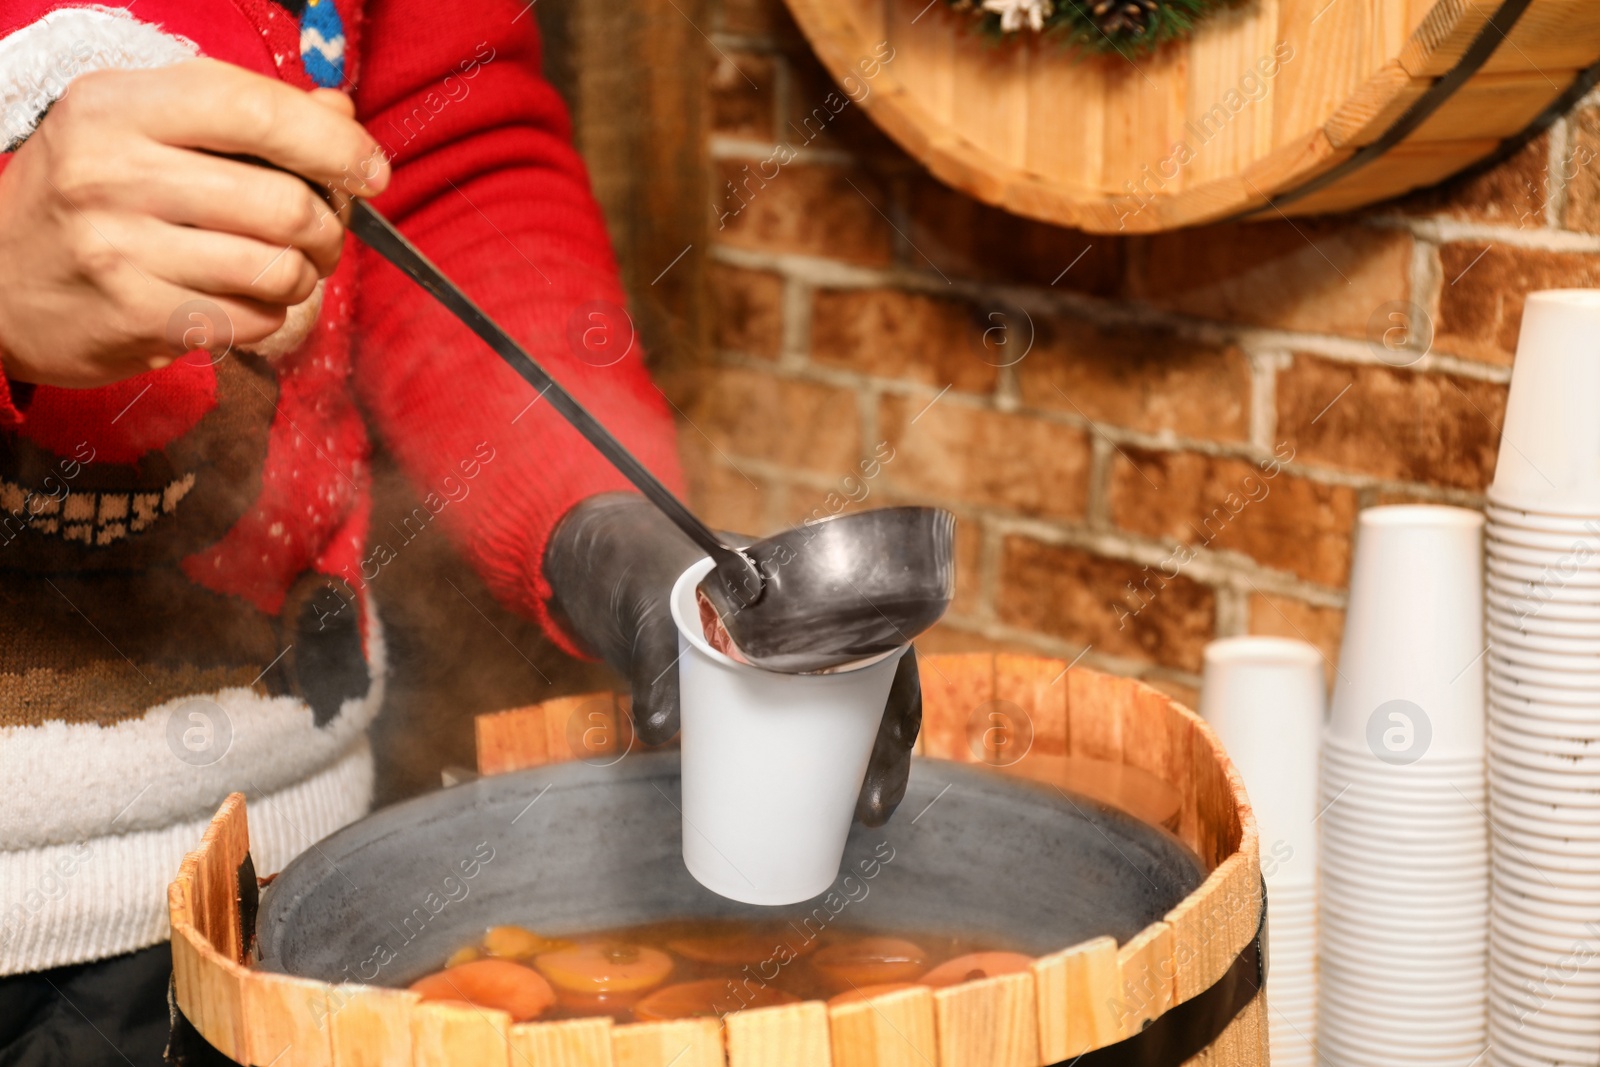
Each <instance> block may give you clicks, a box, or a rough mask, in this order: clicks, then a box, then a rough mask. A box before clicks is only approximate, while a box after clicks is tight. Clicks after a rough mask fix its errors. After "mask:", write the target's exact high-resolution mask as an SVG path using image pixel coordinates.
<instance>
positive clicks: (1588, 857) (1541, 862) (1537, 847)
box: [1490, 829, 1600, 885]
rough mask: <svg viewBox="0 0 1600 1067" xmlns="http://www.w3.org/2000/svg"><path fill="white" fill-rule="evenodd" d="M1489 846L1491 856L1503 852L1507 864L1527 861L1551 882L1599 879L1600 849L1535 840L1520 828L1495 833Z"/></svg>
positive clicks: (1530, 867)
mask: <svg viewBox="0 0 1600 1067" xmlns="http://www.w3.org/2000/svg"><path fill="white" fill-rule="evenodd" d="M1490 849H1491V858H1492V856H1493V855H1496V854H1498V855H1502V856H1504V857H1505V862H1506V863H1520V864H1524V865H1526V866H1527V867H1528V868H1529V870H1530V872H1532V871H1538V872H1539V873H1540V874H1544V875H1547V876H1549V878H1550V879H1551V880H1552V881H1556V882H1560V881H1562V880H1566V881H1570V882H1573V883H1574V884H1580V885H1581V884H1588V883H1590V882H1600V848H1594V849H1592V850H1590V851H1587V852H1585V851H1581V850H1579V849H1576V848H1573V847H1572V846H1571V845H1570V844H1569V843H1568V842H1565V841H1559V840H1557V841H1550V840H1543V841H1536V840H1534V839H1532V838H1530V837H1529V835H1527V834H1525V833H1522V832H1521V831H1517V830H1514V829H1503V830H1497V832H1496V833H1495V834H1494V837H1493V838H1492V843H1491V845H1490ZM1534 877H1538V875H1537V874H1536V875H1534Z"/></svg>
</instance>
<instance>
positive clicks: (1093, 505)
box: [663, 0, 1600, 697]
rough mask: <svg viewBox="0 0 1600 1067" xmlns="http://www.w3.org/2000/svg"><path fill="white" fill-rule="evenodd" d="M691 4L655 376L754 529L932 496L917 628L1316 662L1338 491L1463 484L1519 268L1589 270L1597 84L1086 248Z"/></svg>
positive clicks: (1031, 646)
mask: <svg viewBox="0 0 1600 1067" xmlns="http://www.w3.org/2000/svg"><path fill="white" fill-rule="evenodd" d="M705 18H706V20H707V21H706V24H705V25H704V28H705V30H706V35H707V39H708V47H709V48H710V49H711V50H712V52H711V56H710V59H711V67H710V69H711V75H710V78H709V82H710V84H709V85H708V86H707V93H708V103H707V106H706V108H705V115H706V116H707V119H706V121H707V123H708V124H709V126H710V129H708V130H707V132H706V138H707V150H708V153H709V156H710V159H711V163H712V173H713V175H714V179H713V182H714V185H715V187H714V188H712V189H710V190H708V197H709V201H710V205H709V210H710V211H711V230H710V246H709V249H708V250H702V251H704V252H705V253H706V255H707V257H708V261H707V262H706V263H705V270H706V277H707V287H708V290H709V294H710V297H709V298H710V300H711V301H712V303H713V306H714V314H713V315H712V316H711V319H712V322H713V323H714V337H713V339H712V342H711V345H710V348H711V351H709V352H707V353H702V354H700V355H699V356H697V358H695V359H692V360H689V361H687V362H684V361H673V365H672V366H671V367H670V368H669V369H667V370H665V371H664V372H663V385H664V388H666V390H667V392H668V393H669V395H671V396H672V397H673V399H674V402H675V403H676V404H677V406H678V407H679V409H680V411H681V413H682V414H683V416H684V419H683V426H682V428H681V429H682V435H681V440H682V450H683V453H684V457H685V461H686V463H687V465H688V466H689V468H690V470H691V472H692V483H693V485H692V494H693V496H694V499H695V503H696V505H697V506H698V507H699V508H700V509H701V510H702V512H703V513H704V514H705V515H706V516H707V517H708V518H710V519H711V520H712V521H714V522H716V523H719V524H722V525H725V526H728V527H734V528H741V529H745V530H752V531H766V530H770V529H772V528H775V527H777V526H780V525H782V524H787V523H792V522H794V521H797V520H799V519H801V518H803V517H805V516H807V515H811V514H827V513H829V512H831V511H834V510H838V509H840V508H845V507H857V506H876V505H882V504H889V503H896V502H910V501H917V502H932V503H937V504H940V505H943V506H946V507H949V508H950V509H952V510H953V511H955V513H956V514H957V515H958V516H959V518H960V523H959V553H960V554H959V566H960V586H959V590H958V595H957V599H956V602H955V605H954V607H953V608H952V610H951V612H950V614H949V616H948V618H947V620H946V621H945V622H944V623H943V624H942V625H941V627H940V628H939V630H938V631H936V632H935V633H934V634H933V635H930V637H929V638H928V642H927V643H928V644H929V645H930V646H931V647H934V648H937V649H941V650H943V649H964V648H1007V649H1022V650H1032V651H1038V652H1043V653H1048V654H1051V655H1056V656H1060V657H1063V658H1065V659H1068V660H1075V659H1078V658H1079V657H1082V660H1081V662H1083V663H1085V664H1089V665H1093V666H1096V667H1100V668H1102V669H1109V670H1113V671H1116V672H1121V673H1128V674H1135V675H1138V676H1140V677H1143V678H1145V679H1147V680H1149V681H1152V682H1154V683H1155V684H1158V685H1160V686H1162V687H1163V688H1166V689H1168V690H1169V691H1172V692H1175V693H1178V694H1180V695H1182V696H1185V697H1190V696H1192V694H1193V689H1194V687H1195V686H1196V685H1197V683H1198V677H1197V672H1198V670H1199V667H1200V655H1201V649H1202V647H1203V646H1204V644H1205V643H1206V642H1207V641H1209V640H1211V639H1212V638H1214V637H1221V636H1226V635H1231V634H1243V633H1258V634H1281V635H1288V636H1294V637H1300V638H1304V639H1305V640H1308V641H1310V642H1311V643H1313V644H1315V645H1317V646H1319V647H1321V648H1322V649H1323V650H1324V651H1325V652H1326V653H1327V654H1328V655H1329V656H1330V657H1332V656H1333V655H1334V654H1336V652H1337V646H1338V639H1339V633H1340V628H1341V625H1342V620H1343V605H1344V602H1345V584H1346V580H1347V575H1348V572H1349V566H1350V554H1351V535H1352V531H1353V528H1354V523H1355V518H1356V514H1357V512H1358V511H1359V510H1360V509H1361V508H1363V507H1366V506H1369V505H1373V504H1379V503H1392V502H1401V501H1430V502H1440V503H1449V504H1460V505H1465V506H1469V507H1472V506H1477V505H1478V504H1479V503H1480V502H1481V499H1482V498H1481V494H1482V491H1483V489H1484V487H1485V485H1486V484H1487V482H1488V480H1489V479H1490V477H1491V476H1492V473H1493V468H1494V459H1495V452H1496V447H1497V441H1498V436H1499V431H1498V427H1499V421H1500V418H1501V413H1502V411H1503V409H1504V406H1505V393H1506V382H1507V380H1508V376H1509V371H1510V363H1511V358H1512V351H1513V349H1514V347H1515V341H1516V332H1517V327H1518V318H1519V311H1520V307H1521V302H1522V297H1523V294H1525V293H1526V292H1528V291H1530V290H1533V289H1537V288H1547V287H1552V286H1588V285H1596V284H1600V164H1590V163H1589V161H1590V160H1592V159H1593V158H1594V157H1595V155H1596V154H1597V153H1600V103H1597V102H1596V101H1595V100H1593V99H1591V100H1590V101H1588V102H1586V106H1585V107H1582V108H1580V109H1579V110H1578V111H1577V112H1576V113H1575V114H1574V115H1572V116H1571V117H1569V118H1568V119H1567V120H1565V121H1563V122H1561V123H1560V124H1558V125H1557V126H1556V127H1555V128H1554V129H1553V130H1551V131H1550V133H1548V134H1546V135H1545V136H1543V137H1542V138H1541V139H1540V140H1539V141H1537V142H1536V143H1534V144H1533V145H1531V146H1530V147H1529V148H1527V149H1526V150H1524V151H1523V152H1522V153H1521V154H1520V155H1518V156H1517V157H1516V158H1514V159H1512V160H1510V161H1509V162H1507V163H1505V164H1503V165H1501V166H1500V167H1498V168H1496V169H1494V170H1492V171H1490V172H1487V173H1485V174H1481V175H1476V176H1472V177H1468V178H1463V179H1458V180H1457V181H1455V182H1453V183H1451V185H1449V186H1448V187H1446V188H1443V189H1440V190H1434V191H1430V192H1427V193H1424V194H1419V195H1417V196H1414V197H1412V198H1410V199H1409V200H1407V201H1405V202H1402V203H1396V204H1388V205H1383V206H1380V207H1378V208H1376V209H1373V210H1370V211H1368V212H1364V213H1362V214H1360V215H1359V216H1352V217H1347V218H1338V219H1318V220H1295V221H1294V222H1288V221H1279V222H1269V223H1261V224H1251V225H1235V226H1226V227H1214V228H1209V229H1202V230H1195V231H1189V232H1183V233H1176V234H1170V235H1160V236H1152V237H1130V238H1111V237H1105V236H1099V235H1087V234H1081V233H1076V232H1073V231H1070V230H1063V229H1059V228H1055V227H1050V226H1044V225H1039V224H1035V223H1031V222H1027V221H1023V220H1020V219H1017V218H1014V217H1012V216H1009V215H1006V214H1004V213H1002V212H999V211H997V210H994V209H991V208H988V207H985V206H983V205H981V204H978V203H976V202H975V201H972V200H970V199H968V198H966V197H964V196H962V195H961V194H958V193H955V192H953V191H951V190H949V189H947V188H945V187H944V186H942V185H940V184H938V183H937V182H935V181H933V180H932V179H931V178H929V177H928V176H927V175H926V174H925V173H923V172H922V170H921V168H920V167H919V166H918V165H917V164H916V163H915V162H914V161H912V160H911V159H909V158H908V157H907V156H905V155H904V154H903V153H902V152H900V151H899V150H898V149H897V148H896V147H895V146H894V145H893V144H892V143H891V142H889V141H888V140H886V139H885V138H884V137H883V136H882V135H881V134H879V133H878V132H877V131H876V129H875V128H874V127H873V126H872V124H871V123H870V121H869V120H867V119H866V118H865V117H864V115H862V114H861V113H860V110H859V108H857V107H855V106H854V105H849V106H846V107H844V108H843V109H842V110H840V111H839V112H838V113H837V114H836V115H834V114H832V113H831V112H832V109H833V108H834V107H836V106H837V103H838V100H839V99H840V98H839V97H834V98H833V100H832V102H831V103H830V101H829V93H830V92H833V91H834V86H833V83H832V81H831V80H830V79H829V78H828V76H827V75H826V74H825V73H824V72H823V71H822V70H821V69H820V67H819V66H818V65H817V63H816V62H815V60H814V59H813V58H812V57H811V56H810V53H809V51H808V50H807V48H806V45H805V42H804V39H803V38H802V37H801V35H800V34H799V32H798V30H797V29H796V28H795V27H794V25H793V24H792V22H790V21H789V19H788V18H787V17H786V15H785V13H784V12H783V10H782V8H781V6H780V5H779V4H778V3H777V0H712V3H711V4H710V6H709V8H708V10H707V12H706V14H705ZM819 109H821V110H819ZM774 161H777V162H774ZM1585 164H1589V165H1585ZM774 172H776V173H775V176H773V175H774ZM1396 302H1402V303H1408V304H1410V305H1413V306H1414V307H1415V308H1416V309H1419V310H1418V313H1417V314H1415V315H1413V316H1412V317H1413V319H1414V320H1415V322H1414V328H1413V330H1412V334H1411V336H1412V338H1413V341H1412V342H1411V350H1406V349H1402V350H1401V351H1398V352H1397V351H1395V350H1394V349H1393V346H1392V344H1391V345H1387V346H1386V345H1385V343H1384V337H1383V335H1384V331H1385V330H1386V329H1387V328H1388V327H1389V326H1390V325H1391V324H1392V320H1390V319H1389V318H1388V314H1389V312H1390V311H1392V310H1395V308H1394V307H1391V305H1395V307H1399V306H1401V305H1399V304H1396ZM1429 334H1431V335H1432V344H1431V348H1429V350H1428V351H1427V352H1426V354H1423V352H1422V351H1421V349H1422V348H1423V347H1424V341H1423V340H1422V339H1425V338H1426V337H1427V336H1428V335H1429ZM1391 340H1393V335H1391Z"/></svg>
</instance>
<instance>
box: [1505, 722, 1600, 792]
mask: <svg viewBox="0 0 1600 1067" xmlns="http://www.w3.org/2000/svg"><path fill="white" fill-rule="evenodd" d="M1489 743H1490V744H1491V745H1493V746H1494V750H1493V753H1492V754H1491V755H1490V757H1489V762H1490V763H1491V764H1492V765H1495V766H1498V767H1500V768H1501V769H1502V770H1506V771H1509V770H1510V769H1511V768H1513V767H1515V768H1521V769H1524V770H1529V771H1538V772H1541V773H1544V774H1553V775H1556V776H1557V779H1558V780H1560V781H1563V782H1565V783H1567V784H1569V785H1573V786H1577V787H1582V786H1585V785H1587V786H1590V787H1600V745H1588V746H1584V749H1583V751H1584V752H1585V754H1584V755H1573V754H1571V753H1570V752H1566V751H1552V748H1551V747H1544V748H1531V747H1530V748H1525V747H1523V746H1522V745H1519V744H1517V743H1515V742H1513V741H1511V740H1507V739H1505V738H1504V737H1503V736H1502V734H1501V733H1500V732H1499V730H1498V729H1496V730H1494V731H1492V732H1491V733H1490V741H1489Z"/></svg>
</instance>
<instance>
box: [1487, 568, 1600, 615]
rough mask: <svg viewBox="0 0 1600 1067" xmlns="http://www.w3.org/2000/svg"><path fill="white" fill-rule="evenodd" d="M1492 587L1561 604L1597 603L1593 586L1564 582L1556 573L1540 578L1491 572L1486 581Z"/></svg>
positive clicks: (1585, 605)
mask: <svg viewBox="0 0 1600 1067" xmlns="http://www.w3.org/2000/svg"><path fill="white" fill-rule="evenodd" d="M1484 584H1486V585H1487V586H1488V587H1489V588H1490V589H1493V590H1494V591H1496V592H1498V593H1504V594H1506V595H1507V596H1514V597H1522V598H1531V599H1533V600H1537V601H1551V602H1554V603H1560V604H1571V605H1573V606H1575V607H1593V606H1594V604H1595V603H1596V600H1597V599H1600V598H1597V597H1596V590H1595V588H1594V587H1593V586H1581V585H1570V584H1568V583H1566V582H1563V581H1562V580H1561V579H1560V578H1559V577H1558V576H1556V575H1546V576H1545V577H1543V578H1540V579H1527V578H1513V577H1510V576H1508V575H1503V574H1489V575H1487V576H1486V578H1485V583H1484Z"/></svg>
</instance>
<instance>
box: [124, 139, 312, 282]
mask: <svg viewBox="0 0 1600 1067" xmlns="http://www.w3.org/2000/svg"><path fill="white" fill-rule="evenodd" d="M149 155H150V157H151V158H150V160H149V163H148V167H147V168H143V169H147V170H148V173H149V175H150V178H149V180H148V181H143V182H140V183H139V185H138V186H137V187H136V188H135V189H134V190H133V194H132V195H133V196H135V197H136V198H137V199H136V200H135V201H134V202H133V203H132V204H130V205H129V206H130V207H132V208H133V209H135V210H139V211H144V212H148V213H149V214H151V215H154V216H156V217H157V218H160V219H165V220H166V221H167V222H171V223H175V224H177V225H180V226H193V227H196V228H199V229H203V230H218V231H222V232H226V233H234V234H238V235H240V236H241V237H253V238H255V239H257V240H260V241H265V242H266V243H268V244H270V245H273V246H275V247H277V248H283V247H285V246H293V247H294V248H296V249H298V250H299V251H300V252H303V253H304V254H305V255H306V256H308V257H309V258H310V259H311V261H312V262H313V263H315V264H316V266H317V271H318V273H319V274H321V275H322V276H323V277H326V276H328V275H329V274H332V273H333V269H334V268H335V267H337V266H338V265H339V254H340V252H341V250H342V249H343V248H344V227H343V225H341V223H340V220H339V217H338V216H337V215H336V214H334V212H333V209H332V208H330V207H329V206H328V203H327V201H325V200H323V198H322V197H321V196H319V195H318V194H317V192H316V190H314V189H312V188H311V186H310V185H308V184H306V182H304V181H303V180H301V179H300V178H297V177H295V176H294V175H292V174H286V173H284V172H283V171H277V170H271V169H269V168H267V167H259V166H252V165H251V164H249V163H241V162H239V161H237V160H232V159H223V158H222V157H220V156H213V155H207V154H205V153H202V152H190V151H185V150H183V149H178V148H170V147H167V146H164V145H158V146H154V147H153V149H152V150H151V151H150V153H149Z"/></svg>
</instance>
